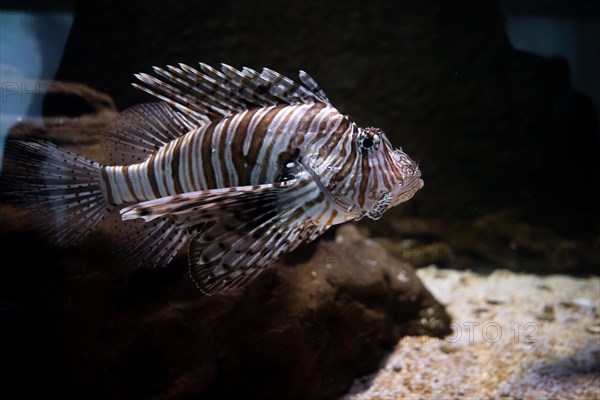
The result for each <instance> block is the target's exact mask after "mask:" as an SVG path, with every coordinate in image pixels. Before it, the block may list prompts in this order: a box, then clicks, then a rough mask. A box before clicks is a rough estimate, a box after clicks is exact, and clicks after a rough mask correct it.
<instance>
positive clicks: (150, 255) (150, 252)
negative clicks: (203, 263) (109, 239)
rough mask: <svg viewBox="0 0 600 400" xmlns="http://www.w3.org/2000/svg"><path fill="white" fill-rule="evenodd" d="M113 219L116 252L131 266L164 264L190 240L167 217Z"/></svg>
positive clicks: (185, 230) (186, 233) (143, 266)
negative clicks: (148, 219)
mask: <svg viewBox="0 0 600 400" xmlns="http://www.w3.org/2000/svg"><path fill="white" fill-rule="evenodd" d="M117 218H118V219H119V221H115V222H114V230H115V231H116V232H117V236H116V239H115V242H116V243H118V246H117V250H116V252H115V253H116V255H117V256H118V257H120V258H124V259H127V260H129V261H130V262H131V265H132V266H133V267H135V268H155V267H164V266H166V265H167V264H169V262H170V261H171V260H172V259H173V257H175V255H177V253H178V251H179V250H180V249H181V248H182V247H183V246H184V245H185V244H186V243H187V242H188V241H189V240H190V237H191V233H190V231H189V229H185V228H183V229H182V228H180V227H179V226H177V225H176V224H175V223H174V222H173V220H171V219H169V218H168V217H163V218H158V219H156V220H154V221H151V222H144V221H143V220H139V219H138V220H128V221H122V220H120V216H117Z"/></svg>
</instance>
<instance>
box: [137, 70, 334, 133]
mask: <svg viewBox="0 0 600 400" xmlns="http://www.w3.org/2000/svg"><path fill="white" fill-rule="evenodd" d="M154 72H155V74H156V75H157V76H158V77H154V76H151V75H148V74H143V73H142V74H137V75H135V76H136V78H138V79H139V80H140V82H141V84H139V85H138V84H134V86H135V87H137V88H140V89H142V90H144V91H146V92H147V93H150V94H151V95H153V96H156V97H158V98H159V99H161V100H164V101H166V102H167V103H168V104H170V105H171V106H172V107H174V108H175V109H177V110H179V112H180V113H181V114H183V115H185V117H186V118H187V119H188V120H193V121H196V122H197V123H198V124H199V125H200V124H203V123H206V122H209V121H213V120H215V119H218V118H223V117H226V116H230V115H232V114H235V113H238V112H241V111H245V110H248V109H251V108H256V107H267V106H272V105H278V104H310V103H315V102H325V103H329V100H328V99H327V96H326V95H325V93H324V92H323V91H322V90H321V88H319V86H318V85H317V83H316V82H315V81H314V79H312V78H311V77H310V76H309V75H308V74H306V73H305V72H304V71H301V72H300V83H298V82H295V81H293V80H291V79H289V78H288V77H286V76H284V75H281V74H279V73H278V72H275V71H273V70H271V69H269V68H264V69H263V70H262V71H261V72H260V73H258V72H257V71H255V70H253V69H251V68H248V67H244V68H242V70H237V69H235V68H233V67H231V66H230V65H227V64H221V70H220V71H219V70H217V69H215V68H213V67H211V66H209V65H207V64H204V63H200V68H199V70H196V69H194V68H192V67H189V66H187V65H185V64H179V67H176V66H171V65H169V66H167V67H166V68H159V67H154Z"/></svg>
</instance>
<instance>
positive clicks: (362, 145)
mask: <svg viewBox="0 0 600 400" xmlns="http://www.w3.org/2000/svg"><path fill="white" fill-rule="evenodd" d="M380 136H381V131H380V130H379V129H376V128H366V129H361V130H360V131H359V133H358V136H357V137H356V145H357V146H358V148H359V149H360V150H361V151H362V152H363V153H367V154H371V153H374V152H375V151H377V149H378V148H379V140H380Z"/></svg>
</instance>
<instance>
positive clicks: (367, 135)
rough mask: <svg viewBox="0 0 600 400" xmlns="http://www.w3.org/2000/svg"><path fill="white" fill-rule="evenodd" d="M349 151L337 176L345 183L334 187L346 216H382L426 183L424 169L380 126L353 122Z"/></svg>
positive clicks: (337, 199)
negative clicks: (391, 141)
mask: <svg viewBox="0 0 600 400" xmlns="http://www.w3.org/2000/svg"><path fill="white" fill-rule="evenodd" d="M347 134H348V135H351V137H349V138H348V139H349V140H348V142H349V147H350V149H349V150H350V151H352V152H354V154H353V155H351V156H350V157H347V158H346V161H345V165H343V166H342V168H341V169H340V171H347V173H346V174H345V176H342V177H340V176H338V177H337V178H338V180H340V181H342V182H343V184H342V185H338V187H337V188H333V191H332V194H333V195H334V196H333V198H334V201H336V202H337V205H338V206H339V207H338V208H341V209H342V210H345V211H346V213H347V214H349V215H347V216H352V217H353V218H356V219H360V218H362V217H364V216H367V217H369V218H371V219H379V218H380V217H381V215H382V214H383V213H384V212H385V211H386V210H388V209H389V208H391V207H394V206H397V205H398V204H400V203H403V202H405V201H407V200H409V199H411V198H412V197H413V196H414V194H415V193H416V192H417V191H418V190H419V189H421V188H422V187H423V180H422V179H421V171H420V170H419V167H418V165H417V163H416V162H414V161H413V160H412V159H411V158H410V157H409V156H408V155H407V154H406V153H404V152H403V151H402V150H401V149H395V148H394V147H393V146H392V144H391V143H390V141H389V140H388V138H387V137H386V135H385V134H384V133H383V132H382V131H381V129H378V128H361V127H358V126H356V125H355V124H352V128H351V129H349V130H348V131H347Z"/></svg>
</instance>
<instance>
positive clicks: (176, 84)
mask: <svg viewBox="0 0 600 400" xmlns="http://www.w3.org/2000/svg"><path fill="white" fill-rule="evenodd" d="M155 71H156V73H157V75H158V76H159V77H160V78H161V79H158V78H156V77H153V76H150V75H146V74H140V75H138V76H137V77H138V78H139V79H140V81H141V82H142V85H136V86H138V87H140V88H141V89H143V90H145V91H147V92H149V93H151V94H152V95H154V96H156V97H158V98H159V99H161V100H162V101H163V102H160V103H148V104H142V105H139V106H136V107H133V108H131V109H128V110H126V111H124V112H123V113H121V115H120V116H119V117H117V118H116V119H115V120H114V121H113V122H112V123H111V124H109V126H108V127H107V130H106V134H105V138H104V150H105V153H106V158H107V165H100V164H98V163H95V162H93V161H89V160H85V159H84V158H83V157H80V156H78V155H71V154H70V153H67V152H64V151H63V150H61V149H59V148H58V147H56V146H53V145H50V144H46V143H40V142H29V143H26V142H21V141H12V142H11V144H10V146H8V149H9V151H8V152H7V159H8V160H9V162H11V161H12V163H13V168H12V170H13V175H14V177H16V178H18V179H16V180H15V181H19V182H20V183H19V185H20V186H17V187H16V188H15V189H14V190H13V194H15V193H16V194H21V195H22V197H23V198H25V199H26V200H27V201H28V202H29V204H30V205H32V208H34V209H36V210H37V211H42V212H44V211H47V209H48V208H49V209H50V211H52V212H53V213H54V214H55V215H57V216H60V217H61V219H60V220H59V221H57V223H56V224H54V226H51V227H50V228H48V227H46V229H47V231H48V232H49V234H50V235H51V236H52V237H54V238H55V239H57V241H58V242H62V243H64V244H72V243H73V242H75V241H76V240H77V239H78V238H80V237H81V236H83V235H84V234H85V233H87V232H88V231H90V230H92V229H93V228H94V227H95V226H96V225H97V223H98V222H99V221H100V220H101V219H103V218H105V217H106V216H107V214H108V213H110V212H112V211H113V210H114V211H118V213H119V215H120V218H119V220H120V222H119V223H118V228H119V230H120V231H121V234H120V237H119V239H118V240H119V241H126V242H127V243H128V245H127V246H126V247H125V249H124V251H123V252H122V254H123V255H124V256H128V257H130V258H132V259H133V260H134V262H135V264H136V265H139V266H156V265H165V264H167V263H168V262H169V261H170V260H171V258H172V257H173V256H174V255H175V254H176V253H177V251H178V250H179V249H180V248H181V247H182V246H183V245H184V244H186V243H189V257H190V274H191V277H192V278H193V280H194V281H195V282H196V284H197V285H198V287H199V288H200V289H202V290H203V291H204V292H206V293H207V294H214V293H218V292H220V291H222V290H225V289H229V288H232V287H236V286H243V285H245V284H247V283H248V282H250V281H251V280H252V279H253V278H254V277H256V276H257V275H258V274H259V273H260V271H262V270H263V269H264V268H265V267H266V266H268V265H269V264H271V263H272V262H273V261H274V260H276V259H277V258H278V257H279V255H281V254H282V253H283V252H286V251H290V250H292V249H294V248H295V247H296V246H298V245H299V244H300V243H302V242H303V241H306V240H313V239H314V238H316V237H318V236H319V235H320V234H322V233H323V232H324V231H325V230H327V229H328V228H329V227H330V226H331V225H334V224H339V223H342V222H346V221H348V220H351V219H359V218H362V217H363V216H368V217H370V218H373V219H377V218H379V217H381V214H382V213H383V212H384V211H385V210H387V209H388V208H389V207H391V206H394V205H397V204H399V203H400V202H403V201H406V200H408V199H409V198H410V197H412V196H413V194H414V193H415V192H416V191H417V190H418V189H420V188H421V187H422V185H423V183H422V181H421V179H420V172H419V169H418V167H417V166H416V164H415V163H414V162H413V161H412V160H410V158H409V157H408V156H407V155H406V154H404V153H403V152H402V151H401V150H395V149H394V148H393V147H392V146H391V144H390V142H389V141H388V140H387V138H386V137H385V135H384V134H383V133H382V132H381V131H380V130H379V129H376V128H360V127H358V126H357V125H356V124H355V123H354V122H352V121H351V120H350V119H349V118H348V117H347V116H344V115H342V114H340V113H339V112H338V111H337V110H336V109H335V108H334V107H333V106H332V105H331V104H330V103H329V100H328V99H327V97H326V95H325V94H324V92H323V91H322V90H321V89H320V88H319V87H318V85H317V84H316V82H315V81H314V80H313V79H312V78H310V77H309V76H308V75H307V74H306V73H304V72H301V73H300V80H301V81H302V83H303V84H302V85H300V84H297V83H295V82H293V81H292V80H290V79H288V78H286V77H284V76H282V75H280V74H277V73H276V72H274V71H271V70H268V69H264V70H263V72H262V73H260V74H259V73H258V72H256V71H253V70H251V69H248V68H244V69H243V70H241V71H238V70H235V69H233V68H232V67H229V66H227V65H223V66H222V69H221V71H217V70H215V69H213V68H211V67H209V66H206V65H204V64H201V69H200V71H198V70H195V69H192V68H190V67H188V66H185V65H180V67H179V68H177V67H169V68H168V70H163V69H160V68H155ZM11 149H12V150H11ZM32 160H34V161H32ZM23 161H27V162H28V163H29V165H30V166H33V167H38V169H37V171H38V172H37V175H36V173H32V171H31V168H21V167H19V165H21V164H22V163H23ZM49 166H52V168H49ZM75 167H76V168H75ZM53 168H54V169H53ZM49 177H50V178H52V179H53V181H52V182H57V183H58V184H55V185H54V186H52V187H48V185H47V184H46V183H40V182H48V178H49ZM82 178H83V179H82ZM57 180H58V181H57ZM65 188H67V189H68V190H67V191H68V193H69V194H68V196H65ZM65 216H66V218H65Z"/></svg>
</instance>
